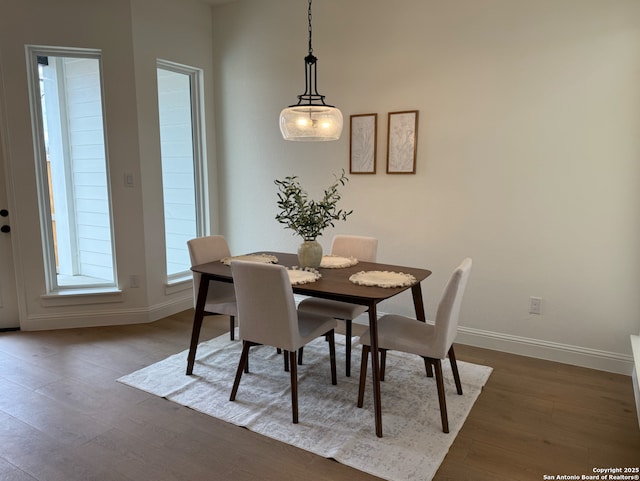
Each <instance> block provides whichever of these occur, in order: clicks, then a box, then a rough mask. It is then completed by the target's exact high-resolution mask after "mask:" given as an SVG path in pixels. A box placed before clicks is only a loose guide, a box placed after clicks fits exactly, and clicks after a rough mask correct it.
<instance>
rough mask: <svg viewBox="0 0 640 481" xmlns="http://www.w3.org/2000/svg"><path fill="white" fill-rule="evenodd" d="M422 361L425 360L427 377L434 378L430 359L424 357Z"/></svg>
mask: <svg viewBox="0 0 640 481" xmlns="http://www.w3.org/2000/svg"><path fill="white" fill-rule="evenodd" d="M422 359H424V369H425V371H427V377H433V367H432V366H431V363H430V362H429V359H427V358H426V357H423V358H422Z"/></svg>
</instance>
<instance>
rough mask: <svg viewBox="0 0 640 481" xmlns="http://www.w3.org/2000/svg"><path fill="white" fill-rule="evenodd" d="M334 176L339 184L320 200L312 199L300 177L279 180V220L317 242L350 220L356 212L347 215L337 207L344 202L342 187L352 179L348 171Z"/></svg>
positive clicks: (277, 218)
mask: <svg viewBox="0 0 640 481" xmlns="http://www.w3.org/2000/svg"><path fill="white" fill-rule="evenodd" d="M334 177H335V178H336V181H335V182H334V183H333V184H331V185H330V186H329V187H328V188H327V189H326V190H325V191H324V197H323V198H322V200H320V201H315V200H313V199H309V196H308V194H307V192H306V191H305V190H304V189H303V188H302V186H301V185H300V182H299V181H298V177H297V176H288V177H285V178H284V180H278V179H276V180H275V181H274V183H275V184H276V185H277V186H278V202H277V205H278V208H279V209H280V212H279V213H278V215H276V220H277V221H278V222H280V223H281V224H284V225H285V226H286V228H287V229H291V230H293V231H294V232H295V233H296V234H298V235H299V236H301V237H302V238H303V239H304V240H314V239H315V238H316V237H318V236H320V235H322V231H323V230H324V229H326V228H327V227H329V226H331V227H334V221H337V220H347V216H348V215H350V214H351V213H352V212H353V210H350V211H348V212H347V211H344V210H342V209H338V207H337V204H338V201H339V200H340V199H341V195H340V193H339V192H338V188H339V187H341V186H344V185H345V184H346V183H347V182H348V181H349V179H348V178H347V176H346V175H345V173H344V169H343V170H342V175H341V176H340V177H337V176H336V175H335V174H334Z"/></svg>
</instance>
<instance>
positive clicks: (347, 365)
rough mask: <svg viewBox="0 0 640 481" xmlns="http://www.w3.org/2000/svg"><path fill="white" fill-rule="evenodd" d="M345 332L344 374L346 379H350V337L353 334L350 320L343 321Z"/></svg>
mask: <svg viewBox="0 0 640 481" xmlns="http://www.w3.org/2000/svg"><path fill="white" fill-rule="evenodd" d="M344 325H345V331H346V342H347V345H346V349H345V357H346V361H345V374H346V376H347V377H351V336H352V332H353V323H352V322H351V320H350V319H345V321H344Z"/></svg>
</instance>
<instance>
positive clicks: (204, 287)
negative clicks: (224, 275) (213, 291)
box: [187, 274, 209, 376]
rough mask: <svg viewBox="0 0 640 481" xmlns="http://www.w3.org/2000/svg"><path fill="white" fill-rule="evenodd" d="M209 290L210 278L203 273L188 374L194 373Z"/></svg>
mask: <svg viewBox="0 0 640 481" xmlns="http://www.w3.org/2000/svg"><path fill="white" fill-rule="evenodd" d="M208 292H209V278H208V277H207V276H205V275H204V274H203V275H201V276H200V285H199V286H198V300H197V302H196V312H195V314H194V315H193V330H192V331H191V345H190V346H189V355H188V356H187V376H189V375H191V374H192V373H193V365H194V364H195V362H196V349H198V339H199V338H200V328H201V327H202V319H203V318H204V305H205V303H206V302H207V293H208Z"/></svg>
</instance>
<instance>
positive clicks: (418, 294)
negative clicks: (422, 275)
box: [411, 282, 427, 322]
mask: <svg viewBox="0 0 640 481" xmlns="http://www.w3.org/2000/svg"><path fill="white" fill-rule="evenodd" d="M411 294H412V295H413V306H414V307H415V309H416V319H417V320H419V321H422V322H425V321H426V319H427V317H426V315H425V313H424V301H423V300H422V288H421V287H420V283H419V282H418V283H417V284H415V285H414V286H413V287H411Z"/></svg>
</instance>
